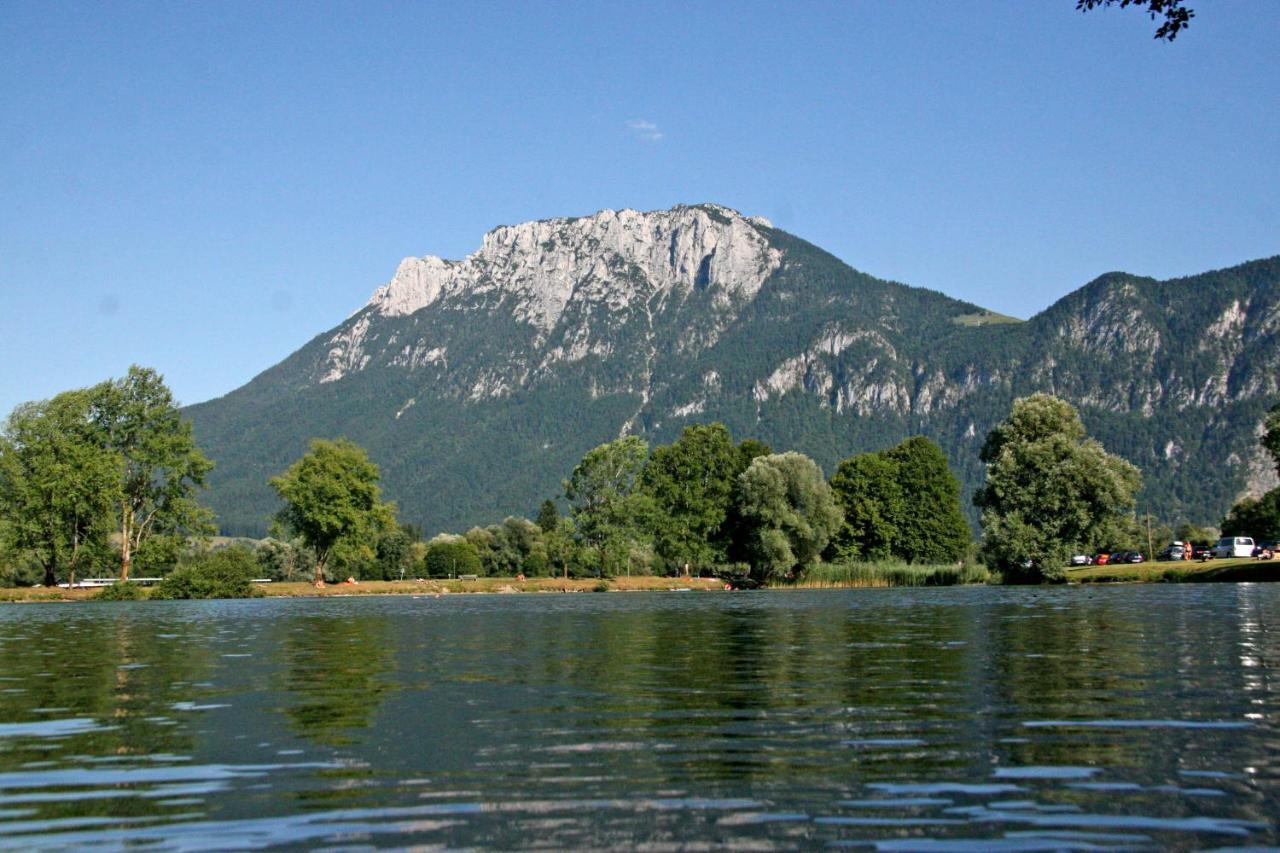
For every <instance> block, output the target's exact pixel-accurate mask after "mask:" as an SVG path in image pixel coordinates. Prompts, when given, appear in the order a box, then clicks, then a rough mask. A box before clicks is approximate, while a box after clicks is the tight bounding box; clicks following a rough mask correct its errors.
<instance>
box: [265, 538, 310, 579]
mask: <svg viewBox="0 0 1280 853" xmlns="http://www.w3.org/2000/svg"><path fill="white" fill-rule="evenodd" d="M255 556H256V557H257V560H258V570H257V573H258V577H263V578H270V579H271V580H273V581H293V580H297V579H299V578H302V577H306V576H307V575H308V574H314V573H315V561H316V558H315V553H314V552H312V551H311V550H310V549H308V548H307V547H306V546H305V545H304V544H303V542H302V540H301V539H289V540H282V539H274V538H271V539H265V540H263V541H262V542H261V543H259V545H258V548H257V551H256V552H255Z"/></svg>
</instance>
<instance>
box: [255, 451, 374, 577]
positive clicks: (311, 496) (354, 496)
mask: <svg viewBox="0 0 1280 853" xmlns="http://www.w3.org/2000/svg"><path fill="white" fill-rule="evenodd" d="M378 479H379V472H378V466H377V465H375V464H374V463H373V462H371V461H370V460H369V457H368V455H367V454H366V453H365V452H364V449H363V448H361V447H360V446H359V445H357V444H355V443H354V442H351V441H348V440H347V439H344V438H340V439H337V440H336V441H326V440H324V439H315V440H313V441H312V442H311V450H310V451H309V452H308V453H307V454H306V455H305V456H303V457H302V458H301V459H299V460H298V461H296V462H294V463H293V465H291V466H290V467H289V470H287V471H285V472H284V473H283V474H281V475H279V476H278V477H273V478H272V479H271V487H272V488H273V489H275V490H276V494H278V495H279V496H280V499H281V500H282V501H284V507H283V508H282V509H281V510H280V513H279V516H278V518H279V521H280V522H281V524H282V525H283V526H285V527H287V528H288V529H290V530H292V531H294V532H295V533H297V535H298V536H300V537H301V538H302V541H303V542H305V543H306V545H307V547H309V548H311V549H313V550H314V551H315V554H316V575H315V583H316V585H317V586H322V585H323V584H324V573H325V568H326V567H327V566H328V563H329V560H330V557H331V556H333V554H334V551H335V549H337V548H342V547H346V548H366V549H369V550H372V548H373V547H374V545H375V543H376V542H377V541H378V538H379V537H380V536H381V535H382V534H383V532H384V531H386V530H388V529H390V528H391V527H392V526H393V525H394V524H395V506H394V505H393V504H390V503H386V502H384V501H383V500H382V490H381V488H379V486H378Z"/></svg>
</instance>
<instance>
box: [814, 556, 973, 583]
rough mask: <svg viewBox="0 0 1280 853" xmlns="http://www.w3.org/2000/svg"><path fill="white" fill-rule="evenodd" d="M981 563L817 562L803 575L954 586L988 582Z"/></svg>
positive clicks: (831, 580) (820, 579) (818, 580)
mask: <svg viewBox="0 0 1280 853" xmlns="http://www.w3.org/2000/svg"><path fill="white" fill-rule="evenodd" d="M990 581H991V573H990V572H989V571H987V568H986V566H983V565H982V564H980V563H976V564H966V565H959V564H956V563H947V564H945V565H929V564H926V563H913V564H907V563H901V562H896V561H876V562H858V561H853V562H837V563H819V564H818V565H816V566H814V567H813V568H812V569H810V570H809V572H807V573H806V574H805V576H804V585H805V586H855V587H862V586H872V587H881V586H955V585H958V584H972V583H982V584H985V583H989V582H990Z"/></svg>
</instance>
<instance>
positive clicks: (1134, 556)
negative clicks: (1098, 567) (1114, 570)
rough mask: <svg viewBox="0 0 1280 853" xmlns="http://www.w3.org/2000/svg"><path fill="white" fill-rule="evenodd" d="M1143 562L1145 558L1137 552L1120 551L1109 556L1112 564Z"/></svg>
mask: <svg viewBox="0 0 1280 853" xmlns="http://www.w3.org/2000/svg"><path fill="white" fill-rule="evenodd" d="M1145 560H1146V558H1145V557H1143V556H1142V555H1141V554H1140V553H1138V552H1137V551H1121V552H1120V553H1118V554H1112V555H1111V562H1112V563H1141V562H1143V561H1145Z"/></svg>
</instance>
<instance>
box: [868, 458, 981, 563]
mask: <svg viewBox="0 0 1280 853" xmlns="http://www.w3.org/2000/svg"><path fill="white" fill-rule="evenodd" d="M885 457H886V458H887V459H888V460H890V461H891V462H894V463H896V465H897V467H898V485H899V486H901V488H902V496H903V510H904V515H903V516H902V519H901V521H900V522H899V523H898V525H897V527H898V533H897V538H896V539H895V541H894V545H893V548H892V551H893V553H894V554H895V555H896V556H898V557H900V558H902V559H904V560H906V561H907V562H908V563H947V562H955V561H957V560H960V559H962V558H963V557H964V556H965V554H966V552H967V551H968V550H969V525H968V524H967V523H966V522H965V520H964V513H963V511H962V510H961V508H960V484H959V483H957V482H956V478H955V477H954V476H953V475H952V473H951V469H950V468H949V467H948V466H947V457H946V456H944V455H943V453H942V449H941V448H940V447H938V445H936V444H934V443H933V442H932V441H930V440H929V439H927V438H925V437H924V436H922V435H917V436H913V437H911V438H908V439H907V440H906V441H904V442H902V443H901V444H899V445H898V446H897V447H894V448H892V449H890V450H887V451H885Z"/></svg>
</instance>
